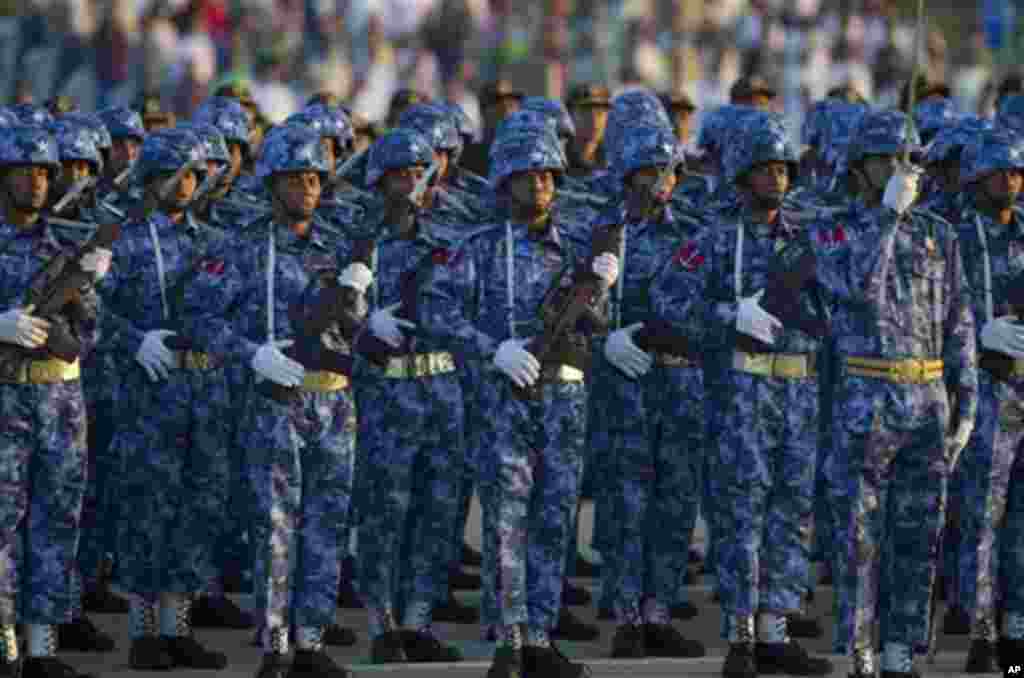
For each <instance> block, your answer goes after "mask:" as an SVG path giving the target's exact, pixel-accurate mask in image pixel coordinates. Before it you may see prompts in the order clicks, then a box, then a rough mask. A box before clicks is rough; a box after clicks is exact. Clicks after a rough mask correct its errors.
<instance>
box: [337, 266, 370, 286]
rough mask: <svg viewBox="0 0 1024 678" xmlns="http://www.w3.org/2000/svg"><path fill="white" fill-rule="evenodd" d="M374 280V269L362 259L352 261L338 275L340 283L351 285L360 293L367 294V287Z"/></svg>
mask: <svg viewBox="0 0 1024 678" xmlns="http://www.w3.org/2000/svg"><path fill="white" fill-rule="evenodd" d="M372 282H373V271H371V270H370V268H369V267H368V266H367V265H366V264H364V263H363V262H361V261H357V262H355V263H351V264H349V265H348V266H346V267H345V270H343V271H342V272H341V275H339V276H338V284H339V285H341V286H342V287H351V288H352V289H354V290H356V291H357V292H359V293H360V294H366V288H367V287H369V286H370V283H372Z"/></svg>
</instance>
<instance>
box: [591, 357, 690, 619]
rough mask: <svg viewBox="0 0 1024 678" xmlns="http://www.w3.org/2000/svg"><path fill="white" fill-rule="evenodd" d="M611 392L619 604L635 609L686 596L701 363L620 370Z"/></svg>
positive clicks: (611, 440)
mask: <svg viewBox="0 0 1024 678" xmlns="http://www.w3.org/2000/svg"><path fill="white" fill-rule="evenodd" d="M614 387H615V388H614V390H613V391H611V392H606V393H605V394H604V396H605V397H606V398H607V400H606V404H607V406H608V413H609V414H611V413H614V415H613V416H611V417H610V418H609V421H608V429H609V439H610V442H611V454H610V455H609V456H610V461H611V463H612V472H611V473H610V474H609V475H610V480H611V481H612V485H611V487H610V488H609V492H610V494H611V495H612V497H613V499H612V501H613V505H614V515H615V516H616V518H617V520H616V524H615V530H616V533H615V534H614V536H613V539H614V544H613V545H612V550H613V551H614V552H615V557H614V559H613V561H612V562H613V567H614V568H615V569H616V576H615V586H616V591H617V595H616V600H615V606H616V608H617V609H619V610H620V611H622V612H624V613H628V612H629V611H638V610H639V609H640V605H641V603H642V602H643V600H644V599H645V598H653V599H657V600H659V601H661V602H663V603H665V604H666V605H668V604H671V603H673V602H681V601H679V600H678V598H679V596H680V591H682V592H683V593H682V595H685V581H686V572H687V569H688V566H689V548H690V542H691V540H692V537H693V528H694V526H695V524H696V520H697V509H698V497H699V496H700V487H701V465H702V459H701V457H702V454H701V452H702V451H703V447H702V446H703V440H704V436H703V426H704V421H703V418H704V408H703V396H704V388H703V387H704V383H703V374H702V370H701V368H700V367H660V366H656V367H655V368H654V369H652V370H651V371H650V372H649V373H648V374H647V375H646V376H645V377H643V378H642V379H640V380H633V379H629V378H628V377H626V376H625V375H622V374H617V376H616V379H615V383H614Z"/></svg>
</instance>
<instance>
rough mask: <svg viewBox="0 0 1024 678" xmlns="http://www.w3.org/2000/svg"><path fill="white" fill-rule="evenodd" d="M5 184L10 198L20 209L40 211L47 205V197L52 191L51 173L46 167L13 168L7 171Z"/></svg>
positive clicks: (27, 166)
mask: <svg viewBox="0 0 1024 678" xmlns="http://www.w3.org/2000/svg"><path fill="white" fill-rule="evenodd" d="M5 182H6V184H7V195H8V198H9V199H10V200H12V201H13V203H14V206H15V207H17V208H18V209H20V210H25V211H39V210H41V209H42V208H43V205H45V204H46V196H47V195H48V194H49V191H50V172H49V170H47V169H46V168H45V167H40V166H38V165H26V166H23V167H12V168H11V169H9V170H8V171H7V176H6V177H5Z"/></svg>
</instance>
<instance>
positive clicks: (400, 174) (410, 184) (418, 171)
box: [381, 165, 427, 200]
mask: <svg viewBox="0 0 1024 678" xmlns="http://www.w3.org/2000/svg"><path fill="white" fill-rule="evenodd" d="M426 171H427V169H426V168H425V167H423V166H422V165H412V166H410V167H402V168H399V169H392V170H388V171H387V172H385V173H384V176H383V177H381V181H382V182H383V189H384V195H385V197H386V198H387V199H388V200H404V199H405V198H407V197H408V196H409V194H410V193H412V191H413V189H414V188H416V182H418V181H419V180H420V179H422V178H423V174H424V172H426Z"/></svg>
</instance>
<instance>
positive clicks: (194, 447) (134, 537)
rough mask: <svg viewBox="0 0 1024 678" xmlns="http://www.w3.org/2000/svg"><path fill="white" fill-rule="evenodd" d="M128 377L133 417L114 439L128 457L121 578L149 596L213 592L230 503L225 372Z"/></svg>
mask: <svg viewBox="0 0 1024 678" xmlns="http://www.w3.org/2000/svg"><path fill="white" fill-rule="evenodd" d="M122 375H123V379H124V382H123V388H124V390H123V393H124V394H125V398H124V400H130V403H129V402H124V403H119V407H120V408H122V411H124V412H126V413H127V414H128V416H123V417H122V419H121V423H120V425H119V428H118V430H117V432H116V433H115V434H114V440H113V442H112V443H111V446H112V449H113V452H114V456H116V457H119V458H121V459H123V460H124V469H123V473H121V477H120V478H119V480H118V491H117V495H118V497H120V501H121V504H122V506H121V516H122V519H121V521H120V523H119V526H118V547H119V560H120V565H119V567H118V570H117V572H118V575H117V576H118V580H119V582H120V584H121V586H122V587H123V588H125V589H126V590H127V591H130V592H132V593H135V594H138V595H141V596H146V597H155V596H157V595H158V594H160V593H161V592H174V593H198V592H205V591H208V590H210V588H211V586H212V585H213V584H214V583H215V580H216V579H217V574H218V572H217V569H216V566H215V554H216V548H217V544H218V540H219V539H220V538H221V537H222V535H223V534H224V514H225V512H226V510H227V508H228V505H227V499H228V482H229V463H228V444H229V433H230V425H229V422H231V421H232V417H231V415H230V410H229V400H228V392H227V382H226V380H225V377H224V371H223V369H222V368H217V369H212V370H207V371H203V370H174V371H172V372H171V373H170V375H169V376H168V378H167V379H163V380H160V381H158V382H156V383H153V382H151V381H150V380H149V377H148V376H147V375H146V373H145V372H144V371H143V370H142V368H141V367H139V366H137V365H134V366H130V367H128V368H127V369H126V370H125V371H124V372H123V373H122Z"/></svg>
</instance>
